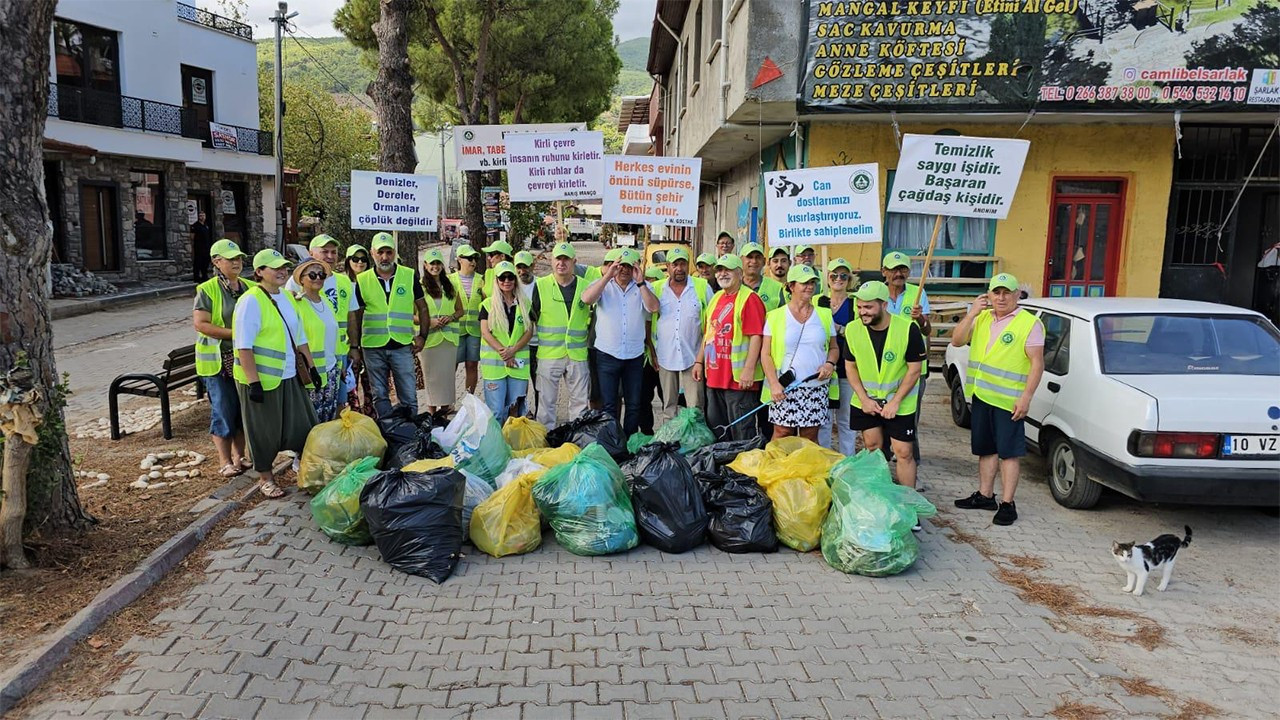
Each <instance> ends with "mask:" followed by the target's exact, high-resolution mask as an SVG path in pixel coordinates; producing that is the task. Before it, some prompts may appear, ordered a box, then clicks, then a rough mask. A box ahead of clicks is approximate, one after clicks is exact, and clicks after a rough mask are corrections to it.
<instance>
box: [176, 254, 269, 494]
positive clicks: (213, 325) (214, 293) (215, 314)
mask: <svg viewBox="0 0 1280 720" xmlns="http://www.w3.org/2000/svg"><path fill="white" fill-rule="evenodd" d="M247 257H248V256H247V255H245V254H244V252H242V251H241V250H240V246H239V245H236V244H235V242H233V241H231V240H227V239H225V238H224V239H222V240H219V241H218V242H216V243H214V244H213V246H212V247H210V248H209V259H210V261H211V263H212V264H213V277H212V278H210V279H209V280H206V281H204V282H202V283H200V284H199V285H198V286H196V302H195V308H194V309H193V310H192V312H191V321H192V324H194V325H195V329H196V374H197V375H199V376H200V381H201V382H202V383H204V388H205V390H206V391H207V392H208V394H209V436H210V439H211V440H212V441H213V446H214V448H215V449H216V450H217V451H218V460H219V461H220V463H221V469H220V470H219V471H218V472H219V473H220V474H221V475H222V477H234V476H236V475H239V474H240V473H242V472H244V471H245V470H246V469H248V468H249V467H250V465H251V463H250V462H249V460H248V459H247V458H246V457H245V450H244V427H243V423H242V422H241V419H240V398H239V396H237V394H236V383H235V379H234V378H233V377H232V374H231V373H232V367H233V365H234V357H235V353H234V351H233V349H232V345H231V324H232V321H233V314H234V311H235V307H236V302H237V301H238V300H239V299H240V296H242V295H244V294H245V293H246V292H248V290H249V288H251V287H253V286H254V284H255V283H254V282H253V281H252V280H247V279H245V278H242V277H240V271H241V270H242V269H243V267H244V261H245V259H246V258H247Z"/></svg>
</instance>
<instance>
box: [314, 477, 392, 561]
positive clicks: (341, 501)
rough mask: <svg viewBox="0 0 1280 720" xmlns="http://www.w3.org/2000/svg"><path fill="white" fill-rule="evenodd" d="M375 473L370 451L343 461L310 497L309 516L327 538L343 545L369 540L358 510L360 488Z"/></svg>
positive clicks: (358, 543)
mask: <svg viewBox="0 0 1280 720" xmlns="http://www.w3.org/2000/svg"><path fill="white" fill-rule="evenodd" d="M377 474H378V458H377V457H376V456H373V455H370V456H368V457H363V458H360V459H359V460H356V461H355V462H353V463H351V464H350V465H347V467H346V468H344V469H343V471H342V472H340V473H338V476H337V477H336V478H334V479H333V481H332V482H330V483H329V484H328V485H325V486H324V489H322V490H321V491H320V492H318V493H316V496H315V497H313V498H311V517H312V519H314V520H315V521H316V524H317V525H319V526H320V530H321V532H323V533H324V534H325V535H328V536H329V539H331V540H335V541H337V542H340V543H342V544H343V545H368V544H369V543H371V542H373V538H372V537H370V535H369V526H368V525H367V524H366V523H365V521H364V513H362V512H360V491H361V490H364V486H365V483H367V482H368V481H369V478H371V477H373V476H374V475H377Z"/></svg>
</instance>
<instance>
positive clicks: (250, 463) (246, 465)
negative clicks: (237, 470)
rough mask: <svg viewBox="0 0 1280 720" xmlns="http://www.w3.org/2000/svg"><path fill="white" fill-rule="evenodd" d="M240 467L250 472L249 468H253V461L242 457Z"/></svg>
mask: <svg viewBox="0 0 1280 720" xmlns="http://www.w3.org/2000/svg"><path fill="white" fill-rule="evenodd" d="M240 467H242V468H244V469H245V470H248V469H249V468H251V467H253V461H252V460H250V459H249V458H247V457H244V456H241V458H240Z"/></svg>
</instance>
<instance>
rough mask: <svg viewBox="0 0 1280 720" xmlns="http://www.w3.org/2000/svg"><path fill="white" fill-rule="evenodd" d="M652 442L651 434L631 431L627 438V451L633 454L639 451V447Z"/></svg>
mask: <svg viewBox="0 0 1280 720" xmlns="http://www.w3.org/2000/svg"><path fill="white" fill-rule="evenodd" d="M651 442H653V436H652V435H645V434H644V433H642V432H634V433H631V437H629V438H627V452H629V453H631V454H632V455H635V454H636V453H638V452H640V448H642V447H644V446H645V445H648V444H649V443H651Z"/></svg>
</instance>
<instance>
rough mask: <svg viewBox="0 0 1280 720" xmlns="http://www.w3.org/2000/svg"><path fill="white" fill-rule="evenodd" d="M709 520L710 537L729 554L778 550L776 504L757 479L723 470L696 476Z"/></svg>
mask: <svg viewBox="0 0 1280 720" xmlns="http://www.w3.org/2000/svg"><path fill="white" fill-rule="evenodd" d="M697 478H698V484H699V485H701V487H702V498H703V500H704V501H705V503H706V507H707V514H708V516H709V517H710V521H709V522H708V524H707V538H708V539H709V540H710V541H711V544H712V545H714V546H716V547H718V548H720V549H721V550H723V551H725V552H729V553H751V552H759V553H770V552H775V551H776V550H777V549H778V535H777V533H775V532H774V531H773V501H771V500H770V499H769V496H768V495H766V494H765V492H764V488H762V487H760V485H759V484H757V483H756V481H755V479H754V478H751V477H748V476H746V475H743V474H742V473H739V472H734V471H733V470H730V469H729V468H727V467H722V468H720V469H719V470H717V471H715V472H710V473H706V472H700V473H698V474H697Z"/></svg>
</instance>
